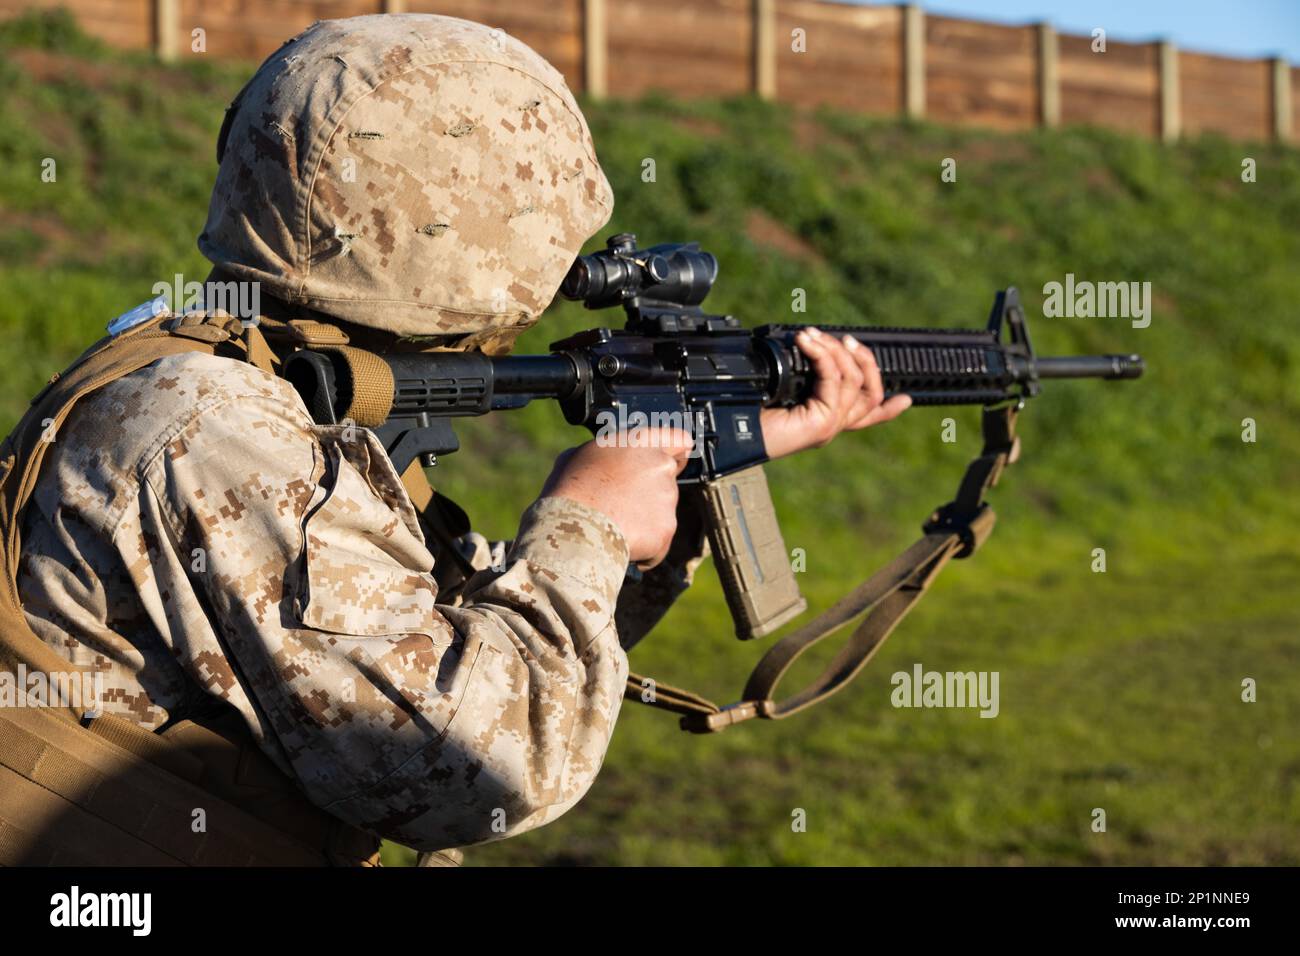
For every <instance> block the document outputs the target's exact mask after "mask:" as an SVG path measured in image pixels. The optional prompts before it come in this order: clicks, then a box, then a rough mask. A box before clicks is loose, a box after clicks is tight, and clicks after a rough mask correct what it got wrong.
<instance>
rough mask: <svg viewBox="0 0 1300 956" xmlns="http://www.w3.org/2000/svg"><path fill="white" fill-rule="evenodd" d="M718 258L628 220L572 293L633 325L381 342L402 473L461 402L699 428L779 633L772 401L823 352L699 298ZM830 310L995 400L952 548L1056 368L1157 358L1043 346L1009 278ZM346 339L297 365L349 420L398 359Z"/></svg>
mask: <svg viewBox="0 0 1300 956" xmlns="http://www.w3.org/2000/svg"><path fill="white" fill-rule="evenodd" d="M717 276H718V261H717V259H716V258H715V257H714V256H713V255H711V254H710V253H708V252H704V251H702V250H701V249H700V248H699V245H698V244H697V243H693V242H692V243H671V244H664V245H657V246H652V247H650V248H647V249H638V248H637V247H636V237H635V236H633V235H630V234H627V233H623V234H619V235H616V236H613V237H611V238H610V239H609V241H608V244H607V248H605V249H603V250H600V251H599V252H596V253H594V254H592V255H585V256H579V257H578V258H577V260H576V261H575V262H574V264H573V267H572V268H571V269H570V271H569V274H568V276H567V277H566V278H565V280H564V283H563V284H562V285H561V287H560V294H561V295H563V296H564V297H565V298H568V299H572V300H576V301H581V302H583V303H584V304H585V305H586V307H587V308H589V309H600V308H605V307H608V306H613V305H621V306H622V307H623V310H624V312H625V313H626V316H627V322H626V324H625V325H624V327H623V328H622V329H611V328H607V327H602V328H594V329H590V330H588V331H585V332H579V333H578V334H576V335H572V336H570V337H568V338H566V339H563V340H561V341H559V342H555V343H553V344H552V345H551V353H550V354H549V355H520V356H503V357H490V356H487V355H484V354H482V353H478V352H408V353H392V354H385V355H382V356H378V357H379V358H380V359H382V362H383V364H384V365H385V366H386V367H387V370H388V372H390V373H391V378H392V382H391V396H392V400H391V405H390V407H389V409H388V412H387V414H386V416H385V417H384V420H383V421H382V423H373V422H372V423H367V422H363V421H360V418H359V416H353V417H355V418H356V419H357V423H358V424H376V427H375V428H374V430H375V432H376V434H377V436H378V438H379V440H380V441H381V442H382V444H383V445H384V447H385V448H386V449H387V451H388V453H389V456H390V457H391V458H392V460H393V464H394V465H395V467H396V468H397V470H398V471H399V473H400V472H404V471H405V469H406V468H407V467H408V466H409V465H410V463H411V462H412V461H413V460H415V459H416V458H417V457H419V458H421V459H422V461H423V463H424V464H425V465H426V466H427V465H432V464H434V462H435V461H436V459H437V456H439V455H445V454H448V453H450V452H453V451H455V450H456V449H457V448H458V447H459V443H458V441H457V439H456V436H455V433H454V431H453V429H452V420H453V419H455V418H459V417H464V416H471V415H483V414H486V413H488V412H492V411H498V410H502V409H510V408H520V407H523V406H524V405H527V404H528V403H529V402H531V401H533V400H534V399H542V398H545V399H554V400H556V401H558V402H559V405H560V408H561V409H562V411H563V413H564V416H565V418H566V419H567V420H568V421H569V422H570V423H571V424H574V425H583V426H585V427H587V428H588V429H590V430H591V431H592V432H593V433H595V434H596V435H597V437H598V439H600V438H611V437H613V436H616V435H617V434H619V433H621V432H623V431H625V430H627V429H629V428H634V427H637V426H647V425H648V426H652V427H653V426H674V427H679V428H683V429H685V430H686V431H689V432H690V433H691V435H692V436H693V437H694V439H695V446H694V450H693V452H692V456H691V458H690V459H689V461H688V463H687V465H686V468H685V469H684V470H683V472H682V474H681V476H680V477H679V479H678V481H679V482H680V483H681V484H682V485H683V486H684V487H683V492H684V494H690V495H696V496H698V497H699V500H700V502H701V504H702V507H703V510H704V514H705V515H706V519H707V525H708V534H709V539H710V543H711V546H712V551H713V556H714V559H715V562H716V563H717V565H718V570H719V575H720V577H721V580H722V584H723V588H724V591H725V593H726V596H727V602H728V605H729V606H730V608H731V611H732V616H733V618H734V620H735V622H736V633H737V636H739V637H741V638H751V637H759V636H762V635H765V634H768V633H770V632H772V631H774V630H776V629H777V628H779V627H780V626H782V625H783V624H785V623H786V622H788V621H789V620H790V619H791V618H793V617H795V616H796V615H798V614H799V613H800V612H801V611H803V610H804V608H805V606H806V605H805V602H804V600H803V598H802V597H801V596H800V594H799V588H798V585H797V584H796V583H795V579H794V574H793V572H792V570H791V564H790V558H789V555H788V553H787V552H786V549H785V545H784V543H783V541H782V538H781V533H780V529H779V527H778V525H777V522H776V516H775V512H774V510H773V507H772V500H771V496H770V494H769V492H768V488H767V483H766V480H765V478H764V476H763V472H762V468H761V466H762V464H763V463H764V462H765V461H766V460H767V453H766V450H765V448H764V443H763V433H762V428H761V425H760V412H761V411H762V409H764V408H767V407H773V406H777V407H790V406H794V405H797V404H799V403H801V402H802V401H804V400H805V399H806V398H807V397H808V395H809V394H810V393H811V391H812V388H813V385H814V381H813V373H812V365H811V363H810V362H809V360H808V359H807V357H806V356H805V355H804V354H803V353H802V352H801V351H800V350H799V348H798V347H797V346H796V345H795V335H796V334H797V333H798V332H799V330H800V329H803V328H805V327H806V326H804V325H793V324H781V325H764V326H761V327H758V328H755V329H749V328H745V327H743V326H742V325H741V324H740V322H739V320H737V319H736V318H735V317H733V316H729V315H714V314H709V313H706V312H705V311H704V310H703V309H702V308H701V303H702V302H703V301H704V298H705V296H707V295H708V293H709V290H710V289H711V288H712V286H713V283H714V281H715V280H716V279H717ZM817 328H819V329H821V330H823V331H825V332H830V333H834V334H836V335H846V334H847V335H851V336H853V337H854V338H856V339H857V340H858V341H859V342H861V343H862V344H863V345H865V346H867V347H868V348H870V349H871V350H872V352H873V354H874V355H875V358H876V362H877V363H878V365H879V366H880V371H881V377H882V379H883V383H884V387H885V392H886V396H888V395H894V394H900V393H906V394H908V395H910V396H911V397H912V401H913V404H915V405H983V406H985V409H986V410H985V439H986V441H985V445H986V447H985V454H984V455H982V456H981V458H980V459H977V460H976V462H975V463H974V464H972V468H971V470H970V471H968V473H967V481H965V482H963V491H962V492H959V494H958V498H957V499H956V500H954V502H952V503H950V504H949V505H947V506H945V508H942V509H939V510H938V511H937V512H936V513H935V514H934V515H933V516H932V517H931V520H930V522H928V523H927V525H926V530H927V534H928V535H940V536H942V535H943V534H945V533H948V532H951V533H952V534H955V535H957V537H958V538H959V539H960V541H961V542H962V545H963V546H962V547H961V548H958V549H956V550H954V551H953V553H952V554H950V555H948V556H957V557H962V556H965V555H964V554H963V553H962V552H963V551H964V552H965V553H969V552H970V551H971V550H973V548H974V546H976V545H977V544H978V543H979V541H981V540H982V535H984V534H987V527H985V526H982V525H981V521H982V523H983V525H991V512H987V505H985V504H984V503H983V501H982V496H983V491H984V490H985V489H986V488H987V487H988V486H989V485H991V484H992V483H993V481H995V480H996V478H997V475H998V473H999V472H1000V471H1001V468H1002V466H1003V465H1004V464H1006V463H1007V461H1009V460H1014V457H1015V449H1014V448H1013V444H1014V435H1013V428H1014V419H1015V414H1016V411H1017V410H1018V409H1019V408H1020V407H1021V405H1022V404H1023V400H1024V399H1026V398H1029V397H1032V396H1034V395H1036V394H1038V391H1039V388H1040V383H1041V381H1042V380H1043V379H1048V378H1107V379H1129V378H1137V377H1138V376H1140V375H1141V374H1142V371H1143V364H1142V360H1141V358H1139V357H1138V356H1136V355H1086V356H1072V357H1067V358H1043V357H1040V356H1038V355H1035V353H1034V350H1033V347H1032V346H1031V344H1030V340H1029V332H1028V329H1027V327H1026V323H1025V315H1024V311H1023V309H1022V308H1021V305H1020V299H1019V296H1018V294H1017V292H1016V290H1015V289H1014V288H1008V289H1006V290H1004V291H1002V292H999V293H997V296H996V297H995V299H994V302H993V311H992V314H991V315H990V317H989V321H988V324H987V326H986V327H985V328H983V329H972V330H960V329H909V328H876V327H867V326H831V325H818V326H817ZM347 352H348V350H346V349H338V350H303V351H299V352H295V353H294V354H293V355H291V356H290V357H289V358H288V359H287V361H286V363H285V367H284V375H285V378H287V379H288V380H289V381H290V382H292V383H293V384H294V386H295V387H296V388H297V389H298V390H299V392H300V393H301V394H302V396H303V399H304V401H305V402H306V404H307V407H308V409H309V410H310V412H311V414H312V415H313V417H314V418H315V419H316V421H317V422H319V423H323V424H338V423H341V422H344V421H345V420H347V419H348V418H349V410H350V409H352V408H353V407H354V406H355V405H356V400H357V397H358V395H359V394H360V392H361V391H363V390H366V391H368V392H369V393H370V396H369V400H368V401H367V403H366V404H367V406H368V407H371V408H373V406H374V401H373V393H374V392H375V391H376V389H378V391H380V392H383V393H385V395H386V393H387V392H388V390H389V387H390V386H389V384H388V381H387V376H386V375H383V374H382V373H381V374H380V376H379V379H380V384H379V385H378V386H376V384H375V375H374V374H373V367H374V363H373V361H367V363H366V365H367V366H368V367H369V368H370V371H366V372H360V371H359V369H358V366H357V363H355V362H354V361H352V360H351V359H350V357H349V356H348V355H347V354H346V353H347ZM362 375H364V377H365V381H364V382H361V381H359V378H360V377H361V376H362ZM383 397H384V396H381V397H380V404H381V405H382V403H383ZM372 417H373V415H372ZM999 444H1001V445H1004V446H1005V447H1003V448H1001V450H1000V452H999V449H998V448H997V447H995V446H998V445H999ZM999 454H1000V455H1001V457H1000V458H999ZM981 462H983V464H981ZM688 489H689V490H688ZM985 512H987V518H983V517H982V516H984V514H985ZM977 519H978V520H977ZM972 529H973V530H972ZM926 583H928V579H927V582H926ZM896 587H897V585H896ZM841 603H843V602H841ZM837 607H839V606H838V605H837ZM832 610H835V609H832ZM899 616H900V617H901V614H900V615H899ZM840 623H843V622H842V621H841V622H840ZM836 626H838V625H836ZM822 636H824V635H822ZM879 640H883V636H882V637H880V639H879ZM879 640H878V641H877V642H876V643H877V644H878V643H879ZM751 683H752V682H751ZM711 706H712V705H710V707H711ZM714 710H716V708H714ZM764 716H783V714H775V713H771V714H764ZM710 729H712V728H710Z"/></svg>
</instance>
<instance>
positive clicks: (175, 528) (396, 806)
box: [19, 354, 699, 849]
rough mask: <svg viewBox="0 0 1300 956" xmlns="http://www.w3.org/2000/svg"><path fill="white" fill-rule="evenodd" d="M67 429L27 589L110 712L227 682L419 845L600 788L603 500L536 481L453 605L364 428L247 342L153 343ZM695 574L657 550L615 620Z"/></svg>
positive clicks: (312, 764) (275, 750)
mask: <svg viewBox="0 0 1300 956" xmlns="http://www.w3.org/2000/svg"><path fill="white" fill-rule="evenodd" d="M348 439H350V440H348ZM55 440H56V445H55V447H54V448H52V449H51V450H50V452H49V454H48V456H47V459H46V462H45V465H44V467H43V470H42V474H41V477H40V480H39V483H38V486H37V488H36V491H35V494H34V496H33V498H32V501H31V503H30V504H29V506H28V509H27V513H26V515H25V527H24V532H23V533H24V555H23V560H22V566H21V572H20V576H19V585H20V591H21V593H22V596H23V599H24V603H25V608H26V611H27V616H28V620H29V621H30V624H31V626H32V628H33V630H34V631H35V632H36V633H37V635H39V636H40V637H41V639H42V640H44V641H45V642H47V643H48V644H50V645H51V646H53V647H55V648H56V649H58V650H59V651H60V652H61V653H62V654H64V655H66V656H67V657H68V658H69V659H71V660H72V661H73V662H75V663H77V664H83V665H92V666H93V667H94V668H96V669H97V670H99V671H101V672H102V673H103V675H104V686H105V697H106V701H105V703H104V709H105V710H106V711H107V712H109V713H113V714H116V715H119V716H122V717H127V718H129V719H131V720H133V721H135V722H136V723H138V724H139V725H141V726H143V727H146V728H149V729H156V728H158V727H160V726H162V725H163V724H165V723H167V722H169V721H172V720H177V719H181V718H184V717H186V716H187V715H189V714H191V713H196V712H197V710H198V709H199V708H201V707H202V706H204V704H205V702H206V703H207V704H210V703H211V700H212V698H213V697H215V698H219V699H220V700H223V701H226V702H228V703H229V704H230V705H232V706H233V707H235V708H236V709H237V710H238V711H239V713H240V714H241V715H242V716H243V718H244V720H245V721H246V722H247V724H248V726H249V727H250V728H251V730H252V732H253V733H254V735H255V737H256V738H257V740H258V742H259V744H260V745H261V747H262V749H263V750H265V752H266V753H267V754H268V755H269V756H270V757H271V758H272V759H273V760H274V761H275V762H276V763H277V764H278V765H279V766H280V767H281V769H283V770H284V771H286V772H287V773H289V774H290V775H291V776H292V777H293V778H294V779H296V780H297V782H298V783H299V784H300V786H301V787H302V788H303V790H304V791H305V793H306V794H307V796H308V797H309V799H310V800H311V801H312V802H313V803H315V804H316V805H318V806H320V807H322V808H324V809H326V810H327V811H329V812H330V813H332V814H334V815H336V816H338V817H341V818H343V819H344V820H347V821H348V822H350V823H353V824H355V825H358V826H360V827H363V828H365V829H368V830H371V831H373V832H376V833H378V834H380V835H382V836H385V837H388V838H391V839H395V840H398V841H400V842H403V843H406V844H407V845H410V846H413V847H416V848H418V849H437V848H441V847H447V846H458V845H465V844H470V843H474V842H480V841H485V840H490V839H497V838H500V837H502V836H506V835H510V834H515V833H519V832H522V831H524V830H528V829H530V828H532V827H535V826H538V825H541V824H543V823H545V822H547V821H549V820H551V819H554V818H555V817H557V816H559V815H560V814H561V813H563V812H564V811H565V810H566V809H568V808H569V807H571V806H572V805H573V804H574V803H575V802H577V800H578V799H579V798H580V797H581V796H582V795H583V793H584V792H586V790H587V789H588V787H590V785H591V783H592V781H593V779H594V778H595V775H596V773H597V771H598V770H599V768H600V765H601V761H602V759H603V757H604V754H605V750H606V748H607V746H608V744H609V740H610V735H611V733H612V731H613V728H614V722H615V719H616V718H617V716H618V711H619V706H620V702H621V699H622V694H623V688H624V681H625V677H626V674H627V658H626V654H625V653H624V651H623V649H622V648H621V647H620V644H619V636H618V634H617V632H616V628H615V626H614V623H613V615H614V609H615V602H616V599H617V597H618V595H619V591H620V587H621V586H622V584H623V579H624V573H625V569H626V566H627V558H628V554H627V547H626V544H625V542H624V540H623V537H622V535H621V534H620V532H619V530H618V529H617V527H616V526H615V525H614V524H613V523H612V522H611V521H610V520H609V519H608V518H606V517H605V516H604V515H602V514H600V513H599V512H596V511H594V510H592V509H590V508H587V507H586V506H583V505H580V504H577V503H575V502H572V501H568V500H566V499H560V498H548V499H541V500H539V501H538V502H536V503H534V504H533V505H532V506H531V507H530V508H529V509H528V511H527V512H526V513H525V514H524V516H523V518H522V521H521V524H520V526H519V530H518V533H517V535H516V537H515V539H514V541H513V544H512V545H511V547H510V550H509V552H508V554H507V555H506V558H505V562H504V570H498V571H492V570H485V571H481V572H480V573H478V574H475V575H474V576H473V577H472V578H471V579H470V581H469V582H468V583H467V584H466V586H465V588H464V592H463V595H461V596H460V598H459V603H458V604H456V605H453V604H452V603H449V602H448V601H447V600H446V598H445V596H444V597H443V598H442V599H441V600H440V597H439V594H438V589H437V585H436V584H435V582H434V579H433V576H432V574H431V568H432V567H433V564H434V561H435V557H434V555H433V554H431V553H430V551H429V550H428V545H427V544H426V541H425V537H424V534H423V533H422V530H421V527H420V523H419V521H418V519H417V516H416V514H415V511H414V510H413V508H412V505H411V502H410V499H409V498H408V496H407V494H406V492H405V490H404V489H403V487H402V484H401V481H400V479H399V477H398V475H397V474H396V472H395V471H394V469H393V466H392V464H391V462H390V461H389V459H388V457H387V456H386V454H385V453H384V451H383V449H382V447H381V446H380V445H379V444H378V442H377V441H376V439H375V438H374V436H373V434H372V433H370V432H369V431H367V430H365V429H355V430H354V431H353V432H352V434H350V435H349V434H345V433H344V429H343V428H342V427H340V426H317V425H315V424H314V423H313V422H312V421H311V419H310V418H309V416H308V415H307V412H306V410H305V408H304V407H303V406H302V403H301V401H300V400H299V398H298V396H297V394H296V393H295V392H294V391H293V390H292V389H291V388H290V387H289V386H288V385H287V384H285V383H284V382H282V381H281V380H279V379H276V378H273V377H271V376H269V375H267V374H265V373H263V372H260V371H258V370H257V369H256V368H254V367H252V366H249V365H245V364H242V363H240V362H237V361H233V360H230V359H224V358H213V357H210V356H200V355H197V354H187V355H181V356H173V357H169V358H165V359H162V360H160V361H158V362H156V363H155V364H153V365H152V366H149V367H148V368H146V369H143V370H141V371H139V372H136V373H134V374H132V375H128V376H126V377H124V378H121V379H118V380H117V381H116V382H113V383H112V384H110V385H108V386H106V387H104V388H103V389H101V390H100V391H99V392H97V393H95V394H94V395H92V396H90V397H89V398H87V399H86V400H84V401H83V402H82V403H81V405H80V406H79V407H78V408H77V409H76V410H75V411H74V413H73V415H72V416H71V417H70V418H69V420H68V421H67V422H66V423H65V424H64V425H63V426H62V428H61V429H60V430H59V433H58V435H57V437H56V439H55ZM479 544H480V547H478V548H477V549H476V550H477V552H478V561H479V563H480V564H483V563H485V562H484V556H485V554H486V552H487V549H486V548H484V547H482V546H481V545H482V544H483V542H482V539H479ZM698 550H699V549H696V551H697V555H696V558H695V559H694V560H692V561H690V562H688V564H689V565H690V566H691V567H693V565H694V564H695V563H696V561H697V560H698ZM688 581H689V569H688V568H687V564H683V563H681V562H679V563H678V564H677V565H675V566H670V567H667V568H665V569H664V570H661V571H657V572H656V573H655V574H654V575H647V576H646V581H645V582H644V587H643V588H642V590H643V593H642V594H640V595H637V594H633V595H631V596H630V597H629V600H628V603H627V606H626V607H624V608H621V609H620V620H623V619H626V620H627V624H626V627H627V628H628V629H629V630H633V629H638V628H639V629H642V630H644V629H646V628H648V626H649V624H650V623H652V622H653V619H654V618H655V617H657V616H658V615H659V614H661V613H662V611H663V609H664V607H666V604H667V602H669V601H671V600H672V598H673V597H675V595H676V594H677V593H679V592H680V590H681V589H682V588H683V587H685V585H686V584H687V583H688ZM627 590H629V591H632V590H635V588H633V587H631V586H630V587H629V588H628V589H627ZM638 601H640V602H642V605H644V606H640V605H638Z"/></svg>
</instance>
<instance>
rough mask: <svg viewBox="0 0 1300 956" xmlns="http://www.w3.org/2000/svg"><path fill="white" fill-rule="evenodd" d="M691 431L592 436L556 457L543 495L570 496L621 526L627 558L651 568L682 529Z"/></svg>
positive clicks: (642, 430)
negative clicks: (680, 500)
mask: <svg viewBox="0 0 1300 956" xmlns="http://www.w3.org/2000/svg"><path fill="white" fill-rule="evenodd" d="M690 451H691V436H690V435H689V434H688V433H687V432H684V431H682V430H681V429H676V428H639V429H636V430H634V431H631V432H624V433H621V434H620V435H619V436H618V441H617V443H616V444H605V443H598V442H596V441H589V442H587V443H586V444H585V445H579V446H578V447H577V448H570V449H569V450H568V451H566V452H564V453H563V454H562V455H560V457H559V458H557V459H556V460H555V468H554V469H553V470H552V471H551V476H550V477H549V478H547V479H546V484H545V486H543V488H542V497H543V498H545V497H548V496H554V497H560V498H569V499H571V500H573V501H577V502H579V503H580V504H584V505H587V506H588V507H591V508H595V509H596V510H597V511H599V512H601V513H602V514H604V515H606V516H607V517H608V518H609V519H610V520H611V521H613V522H614V524H616V525H618V528H619V530H620V531H622V532H623V537H624V538H625V539H626V541H627V548H628V558H629V559H630V560H631V561H633V562H635V563H636V565H637V567H639V568H642V569H643V570H644V569H648V568H652V567H654V566H655V565H656V564H658V563H659V562H660V561H662V560H663V559H664V556H665V555H667V554H668V547H669V545H670V544H672V540H673V533H674V532H675V531H676V530H677V476H678V474H680V473H681V470H682V469H683V468H685V467H686V460H687V458H688V457H689V455H690Z"/></svg>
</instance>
